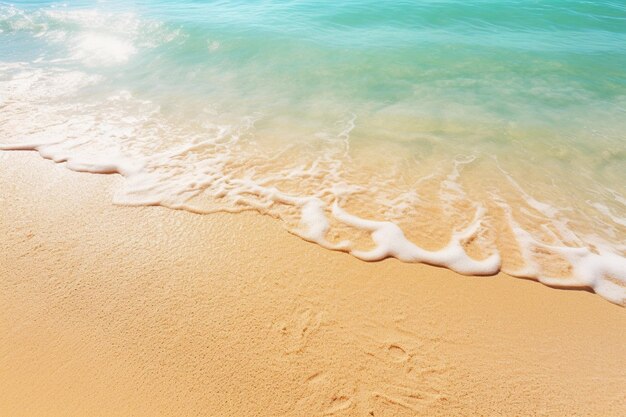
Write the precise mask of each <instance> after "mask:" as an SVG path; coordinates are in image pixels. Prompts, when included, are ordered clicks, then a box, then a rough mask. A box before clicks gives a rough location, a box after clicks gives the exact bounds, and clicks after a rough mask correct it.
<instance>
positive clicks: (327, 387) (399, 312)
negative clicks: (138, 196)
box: [0, 152, 626, 417]
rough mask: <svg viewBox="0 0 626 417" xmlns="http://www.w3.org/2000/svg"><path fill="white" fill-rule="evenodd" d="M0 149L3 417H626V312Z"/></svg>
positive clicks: (587, 296) (585, 297)
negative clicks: (123, 197) (342, 248)
mask: <svg viewBox="0 0 626 417" xmlns="http://www.w3.org/2000/svg"><path fill="white" fill-rule="evenodd" d="M120 180H121V179H120V177H119V176H115V175H92V174H80V173H75V172H70V171H68V170H66V169H65V168H64V167H63V166H62V165H55V164H54V163H52V162H50V161H46V160H43V159H41V158H40V157H39V155H37V154H35V153H28V152H10V153H7V152H5V153H0V237H1V239H0V416H11V417H21V416H24V417H26V416H28V417H38V416H59V417H61V416H63V417H70V416H107V417H113V416H183V417H184V416H303V417H304V416H307V417H308V416H330V415H334V416H535V415H537V416H603V417H610V416H624V415H626V310H625V309H624V308H621V307H619V306H616V305H613V304H610V303H609V302H607V301H605V300H603V299H602V298H600V297H599V296H596V295H594V294H592V293H589V292H585V291H566V290H555V289H551V288H548V287H545V286H543V285H541V284H538V283H535V282H531V281H525V280H520V279H514V278H510V277H507V276H505V275H498V276H495V277H480V278H478V277H462V276H459V275H457V274H455V273H452V272H450V271H447V270H444V269H440V268H434V267H430V266H424V265H411V264H402V263H400V262H398V261H396V260H393V259H391V260H386V261H383V262H378V263H366V262H362V261H359V260H357V259H355V258H352V257H351V256H349V255H346V254H343V253H337V252H330V251H327V250H325V249H322V248H321V247H319V246H317V245H315V244H311V243H307V242H305V241H303V240H301V239H299V238H298V237H296V236H293V235H290V234H289V233H287V232H285V231H284V230H283V229H282V227H281V226H280V224H279V223H278V222H277V221H275V220H274V219H271V218H269V217H263V216H259V215H257V214H254V213H247V214H246V213H244V214H216V215H206V216H203V215H195V214H190V213H187V212H183V211H173V210H169V209H165V208H161V207H139V208H136V207H135V208H131V207H119V206H114V205H113V204H112V203H111V195H112V190H113V189H114V187H115V186H116V184H119V182H120Z"/></svg>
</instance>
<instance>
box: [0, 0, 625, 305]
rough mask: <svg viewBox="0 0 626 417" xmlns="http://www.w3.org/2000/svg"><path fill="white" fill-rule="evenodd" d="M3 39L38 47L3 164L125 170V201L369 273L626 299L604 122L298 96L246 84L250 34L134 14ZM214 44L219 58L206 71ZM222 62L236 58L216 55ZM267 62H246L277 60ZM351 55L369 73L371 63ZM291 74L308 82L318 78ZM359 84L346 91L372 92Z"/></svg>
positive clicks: (7, 75) (39, 20)
mask: <svg viewBox="0 0 626 417" xmlns="http://www.w3.org/2000/svg"><path fill="white" fill-rule="evenodd" d="M0 29H1V30H2V31H3V33H0V36H8V37H10V38H11V39H12V40H13V41H16V40H18V38H20V39H21V40H19V41H20V42H27V41H28V42H30V43H32V44H33V45H38V47H36V48H35V47H33V48H32V51H30V52H32V53H31V55H28V53H23V54H22V52H20V51H14V53H15V56H12V57H11V58H12V59H6V60H3V62H2V63H0V143H1V144H0V149H2V150H36V151H38V152H39V153H40V154H41V155H42V156H43V157H45V158H49V159H52V160H54V161H56V162H59V163H65V164H66V166H67V167H68V168H69V169H72V170H76V171H85V172H93V173H119V174H121V175H123V176H124V177H125V181H124V182H123V185H122V187H121V188H120V189H119V190H116V194H115V202H116V203H118V204H124V205H162V206H166V207H170V208H173V209H183V210H188V211H191V212H194V213H203V214H206V213H212V212H216V211H229V212H239V211H244V210H254V211H258V212H260V213H263V214H268V215H271V216H273V217H275V218H277V219H280V221H282V222H283V224H284V225H285V227H286V229H287V230H288V231H289V232H291V233H294V234H296V235H298V236H300V237H302V238H303V239H306V240H308V241H311V242H314V243H317V244H319V245H321V246H323V247H325V248H328V249H331V250H338V251H344V252H348V253H350V254H352V255H354V256H356V257H358V258H360V259H363V260H366V261H377V260H382V259H385V258H388V257H394V258H397V259H399V260H401V261H404V262H423V263H428V264H432V265H437V266H442V267H446V268H449V269H452V270H454V271H457V272H459V273H462V274H467V275H490V274H495V273H497V272H499V271H504V272H506V273H508V274H510V275H513V276H518V277H524V278H531V279H535V280H538V281H540V282H542V283H544V284H547V285H550V286H555V287H573V288H591V289H593V290H594V291H595V292H596V293H598V294H600V295H601V296H602V297H604V298H606V299H608V300H610V301H612V302H614V303H616V304H621V305H624V304H625V303H626V216H625V215H624V213H625V212H626V200H625V198H624V196H623V193H622V191H623V187H624V183H623V177H621V174H622V171H623V165H622V164H623V162H624V157H625V155H626V153H625V151H624V148H623V146H622V147H621V148H620V147H619V146H620V145H619V144H620V143H622V144H623V142H620V141H621V140H622V139H623V138H622V137H621V136H620V135H621V133H617V134H616V133H615V132H616V131H618V132H619V124H617V123H609V124H608V127H607V126H606V124H607V123H606V122H607V120H606V119H602V120H595V121H593V120H591V121H590V120H587V119H585V123H587V122H589V123H592V124H593V123H595V122H597V125H595V124H594V125H593V129H592V130H584V131H580V130H578V129H577V127H578V126H579V125H578V124H577V122H576V121H575V120H572V122H571V123H569V127H568V124H565V123H562V124H561V123H559V124H558V126H557V128H556V129H554V128H552V125H551V121H552V120H553V119H554V118H557V117H558V116H559V115H563V114H562V113H560V110H550V109H554V106H552V105H549V106H547V107H546V108H545V109H546V114H547V115H546V117H545V118H544V119H541V118H540V117H539V116H537V115H536V114H535V113H534V112H535V111H536V107H535V103H534V102H530V103H529V104H528V106H527V107H520V109H521V110H520V111H521V112H522V113H524V112H526V113H524V114H525V117H527V118H525V119H523V120H521V121H520V120H516V121H515V122H513V121H511V119H507V118H506V116H505V115H503V114H506V112H505V113H503V114H501V113H498V110H497V109H495V110H494V109H492V108H490V106H483V107H481V106H476V105H469V104H467V102H466V101H464V97H466V96H465V95H466V94H468V90H467V88H465V87H463V88H461V87H459V85H454V86H448V87H446V85H445V77H444V79H438V80H431V81H432V84H428V83H426V84H423V80H422V81H420V82H418V81H416V82H415V84H414V85H412V88H413V89H414V92H417V93H419V94H417V96H416V95H413V94H412V95H410V96H407V95H405V94H404V93H403V94H396V95H393V94H392V95H391V96H387V95H384V96H383V97H380V98H379V99H374V97H376V94H378V93H376V92H375V91H370V92H369V93H368V96H367V97H366V96H364V95H359V94H357V95H356V97H354V96H352V95H351V94H348V93H346V91H344V90H341V89H339V88H338V87H337V85H338V84H336V80H333V81H332V83H330V84H329V85H323V84H320V85H318V89H317V90H316V89H313V90H311V89H310V88H309V87H310V86H302V87H300V86H298V87H297V88H296V84H297V82H296V81H294V80H291V79H286V78H284V77H282V73H281V74H277V75H276V76H275V77H274V76H271V77H270V76H268V75H267V74H266V75H265V76H264V77H265V78H262V79H261V78H258V79H253V80H252V81H249V82H248V83H246V82H245V80H250V78H246V76H247V75H250V76H258V77H261V75H259V74H263V73H265V71H266V70H267V68H258V71H257V72H249V71H251V67H249V66H248V65H250V64H246V67H245V68H243V67H242V68H238V67H234V66H233V62H237V61H233V59H235V58H233V56H237V54H238V51H240V50H239V49H238V48H237V47H236V46H237V43H238V42H242V41H241V36H243V35H240V36H233V35H232V34H229V33H221V34H219V35H217V34H216V33H213V32H211V31H209V30H208V31H207V33H204V32H202V35H201V36H200V35H199V34H198V33H196V32H194V30H197V29H193V28H186V27H184V26H181V25H176V24H171V23H169V24H166V23H163V22H161V21H160V20H159V19H158V18H156V17H150V18H149V17H140V16H139V15H138V14H136V13H133V12H118V13H114V12H102V11H101V10H97V9H80V10H73V9H68V8H58V7H54V8H45V9H43V10H41V9H37V10H34V11H32V10H31V11H29V10H22V9H18V8H16V7H14V6H0ZM336 30H342V29H336ZM209 32H210V33H209ZM24 39H26V40H24ZM272 41H273V40H272V39H270V40H269V41H268V42H270V43H271V42H272ZM198 43H201V44H202V45H203V46H202V50H203V51H204V52H203V53H204V54H205V55H204V56H203V57H202V59H201V60H200V62H195V60H197V59H199V58H194V57H195V56H197V53H198V52H197V51H198V49H197V48H198V46H197V45H198ZM246 47H247V48H251V47H250V46H249V45H248V46H246ZM246 47H242V48H243V49H244V50H245V48H246ZM181 48H182V49H183V51H187V52H189V51H193V54H192V55H185V56H184V57H183V56H181ZM186 48H187V49H186ZM8 49H11V47H10V46H9V47H6V46H4V47H3V48H2V50H8ZM13 49H14V48H13ZM224 49H226V52H224V53H225V54H227V55H228V56H227V57H226V58H214V55H215V54H218V53H222V52H221V51H223V50H224ZM294 51H295V49H289V50H288V52H289V53H292V54H293V53H294ZM30 52H29V53H30ZM267 53H268V57H269V58H268V57H265V58H263V57H259V56H258V55H256V56H253V57H248V58H247V60H246V62H248V61H252V62H257V63H258V62H261V63H263V62H265V61H264V60H265V59H270V58H273V55H271V54H272V53H273V52H271V51H269V50H268V52H267ZM312 53H317V52H315V51H314V52H312ZM319 56H322V57H325V58H326V59H329V60H330V59H331V58H329V57H330V55H325V54H322V55H319ZM183 58H184V59H183ZM352 58H354V59H353V60H352V61H351V62H350V64H352V65H359V64H362V61H361V59H362V56H361V55H360V52H359V53H355V55H354V56H353V57H352ZM236 59H240V57H238V56H237V57H236ZM292 59H295V60H297V59H298V58H297V55H293V56H292ZM336 59H337V58H336V55H335V58H332V60H331V61H329V63H328V68H334V67H333V66H334V65H335V64H336V62H335V61H333V60H336ZM307 64H313V63H309V62H307ZM322 64H324V63H323V62H322V63H320V67H319V68H318V70H319V71H321V72H323V71H324V68H325V67H324V65H322ZM258 65H261V64H258ZM277 65H278V64H277ZM279 65H283V66H284V65H286V63H285V62H282V61H281V62H279ZM294 65H295V66H294V67H293V68H292V70H293V72H294V73H295V74H296V75H297V74H300V75H302V76H303V77H304V76H305V75H310V71H311V69H310V68H308V67H307V68H306V69H303V68H300V67H299V66H298V65H297V64H294ZM342 65H343V64H342ZM390 65H391V67H390V68H391V69H393V68H395V69H398V70H399V69H402V68H404V66H403V65H399V66H398V67H393V65H392V64H390ZM157 68H159V70H158V71H161V72H159V74H160V75H159V77H161V81H156V80H155V79H154V78H155V77H157V76H156V75H155V74H156V71H157ZM391 69H389V68H388V70H389V71H391ZM363 71H365V73H367V68H366V69H363ZM466 76H467V77H469V75H467V74H466ZM516 76H517V77H522V76H523V75H519V74H518V75H516ZM168 77H172V78H171V79H170V78H168ZM146 78H147V79H148V81H146ZM157 78H158V77H157ZM323 79H325V78H323ZM467 79H468V80H469V78H467ZM520 79H521V78H520ZM241 80H244V81H242V82H239V81H241ZM260 80H261V81H264V82H263V83H261V81H260ZM511 80H512V82H513V83H514V84H513V85H511V84H510V82H511ZM511 80H509V81H505V80H500V81H498V80H496V81H494V82H495V83H498V82H501V83H503V84H502V85H500V88H501V89H502V90H501V92H504V91H506V90H505V88H517V87H516V86H515V82H516V81H515V76H512V77H511ZM257 81H258V82H259V84H258V88H253V86H254V85H257V84H256V82H257ZM301 81H302V80H300V81H298V82H301ZM544 81H545V80H544ZM329 82H330V81H329ZM352 82H358V81H352V80H350V79H346V80H344V83H345V88H346V89H349V88H348V87H354V88H355V89H356V86H357V85H352V84H351V83H352ZM368 82H369V81H368ZM403 82H405V83H406V80H404V81H403ZM281 85H282V86H283V88H281ZM370 87H371V86H370ZM485 88H486V90H484V91H482V90H481V91H479V93H481V94H484V95H483V96H482V98H485V99H487V98H493V99H494V100H495V99H496V97H497V95H491V96H490V95H489V94H491V93H493V92H492V91H491V90H490V88H493V86H490V87H489V88H487V87H485ZM535 88H537V90H536V91H535V94H541V95H544V96H546V95H547V96H549V97H552V99H554V100H557V101H558V100H561V96H560V95H559V94H561V93H562V92H563V91H564V90H565V87H564V84H563V85H561V84H558V82H555V86H554V88H550V86H549V84H546V83H544V82H538V83H537V84H536V85H535ZM541 88H544V89H545V90H546V91H542V90H541ZM448 91H449V94H451V95H452V96H451V97H449V98H448V99H449V100H450V101H449V102H448V101H442V99H443V96H441V95H439V94H440V93H441V94H442V93H443V92H448ZM246 92H248V93H249V94H246ZM318 93H319V94H318ZM344 93H345V94H344ZM422 93H423V94H422ZM385 94H388V93H385ZM572 94H577V95H579V96H580V97H577V99H576V105H572V106H570V107H568V113H567V114H568V115H569V116H570V117H573V118H576V117H578V116H580V117H583V118H584V117H586V116H585V111H586V112H587V113H588V115H589V114H591V115H594V114H596V113H595V112H596V111H597V108H600V107H601V106H602V105H603V104H606V100H609V99H610V100H612V101H611V103H612V104H611V107H612V110H610V111H607V112H605V113H604V114H609V116H608V117H609V121H611V122H613V121H614V120H617V118H613V115H618V114H620V112H621V111H622V110H620V106H621V105H623V102H622V101H620V100H623V97H622V96H612V97H610V98H608V99H606V98H605V99H602V100H600V99H597V98H593V97H592V95H591V93H590V92H589V91H588V90H585V89H581V91H580V92H577V91H574V90H572ZM624 97H626V94H625V95H624ZM544 98H545V97H544ZM455 99H459V100H455ZM515 99H516V100H521V99H522V96H519V97H516V98H515ZM529 100H530V99H529ZM584 100H587V102H589V103H591V104H590V105H588V106H585V105H583V104H581V102H582V101H584ZM603 100H604V101H603ZM302 103H304V104H302ZM620 103H621V104H620ZM442 106H445V107H442ZM531 108H532V110H531ZM442 112H445V114H446V117H440V116H437V114H439V113H442ZM598 114H599V113H598ZM531 121H532V122H531ZM522 122H524V123H522ZM572 126H573V127H576V129H572ZM590 135H591V136H590ZM589 141H595V142H594V144H593V145H589ZM616 144H617V145H616Z"/></svg>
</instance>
